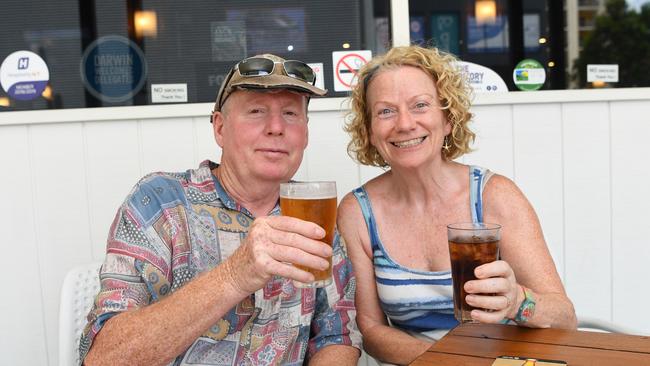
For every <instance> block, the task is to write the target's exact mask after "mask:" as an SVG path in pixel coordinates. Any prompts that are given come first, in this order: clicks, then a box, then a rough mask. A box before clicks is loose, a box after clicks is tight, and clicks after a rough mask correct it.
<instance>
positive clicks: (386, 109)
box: [378, 108, 393, 115]
mask: <svg viewBox="0 0 650 366" xmlns="http://www.w3.org/2000/svg"><path fill="white" fill-rule="evenodd" d="M392 112H393V111H392V110H391V109H390V108H383V109H380V110H379V113H378V114H379V115H387V114H390V113H392Z"/></svg>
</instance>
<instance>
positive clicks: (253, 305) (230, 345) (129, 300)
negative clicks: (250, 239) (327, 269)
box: [80, 160, 361, 365]
mask: <svg viewBox="0 0 650 366" xmlns="http://www.w3.org/2000/svg"><path fill="white" fill-rule="evenodd" d="M216 166H217V165H216V164H215V163H213V162H211V161H208V160H206V161H204V162H203V163H201V165H200V166H199V168H198V169H191V170H188V171H186V172H185V173H153V174H150V175H148V176H146V177H144V178H143V179H142V180H141V181H140V182H139V183H138V184H137V185H136V187H135V188H134V189H133V190H132V191H131V193H130V194H129V196H128V197H127V199H126V200H125V202H124V203H123V204H122V206H121V207H120V209H119V211H118V213H117V216H116V218H115V220H114V222H113V224H112V226H111V229H110V232H109V237H108V245H107V254H106V259H105V261H104V264H103V266H102V269H101V271H100V281H101V289H100V292H99V294H98V295H97V297H96V298H95V303H94V306H93V308H92V309H91V310H90V313H89V314H88V324H87V326H86V328H85V329H84V331H83V333H82V336H81V340H80V355H81V359H83V358H84V357H85V356H86V354H87V353H88V350H89V349H90V346H91V344H92V342H93V339H94V338H95V336H96V335H97V333H98V332H99V331H100V329H101V328H102V325H103V324H104V323H105V322H106V320H108V319H110V318H111V317H112V316H115V315H117V314H119V313H121V312H124V311H128V310H134V309H137V308H140V307H142V306H146V305H147V304H150V303H152V302H156V301H158V300H159V299H161V298H163V297H165V296H167V295H169V294H170V293H172V292H174V291H176V290H177V289H178V288H180V287H181V286H183V285H184V284H185V283H187V282H189V281H190V280H192V278H194V277H196V276H197V275H198V274H200V273H201V272H204V271H207V270H210V269H211V268H213V267H215V266H217V265H219V263H221V262H222V261H223V260H225V259H226V258H228V257H229V256H230V255H231V254H232V253H233V252H234V251H235V250H236V249H237V248H238V247H239V245H240V243H241V242H242V240H244V239H245V238H246V235H247V233H248V229H249V227H250V226H251V224H252V222H253V219H254V218H253V215H252V214H251V213H250V212H248V211H247V210H246V209H245V208H242V207H240V206H239V205H238V204H237V202H235V201H234V200H233V199H232V198H231V197H230V196H228V194H227V193H226V192H225V190H224V189H223V187H222V186H221V184H220V183H219V181H218V179H217V178H216V177H215V176H214V175H213V174H212V171H211V169H212V168H214V167H216ZM279 213H280V210H279V206H278V205H276V207H275V208H274V209H273V210H272V212H271V213H270V215H278V214H279ZM332 266H333V269H332V277H333V281H332V283H331V284H330V285H329V286H327V287H324V288H319V289H300V288H296V287H294V286H293V283H292V281H291V280H288V279H286V278H281V277H277V276H276V277H274V278H273V279H272V280H271V281H269V282H268V283H267V285H266V286H265V287H264V288H262V289H259V290H258V291H256V292H255V294H253V295H251V296H249V297H247V298H245V299H244V300H243V301H242V302H240V303H239V304H238V305H237V306H236V307H235V308H233V309H231V310H230V311H229V312H228V313H227V314H226V315H224V316H223V318H221V319H220V320H219V321H217V323H216V324H214V325H213V326H212V327H211V328H210V329H208V330H207V331H206V332H205V333H204V334H203V335H201V336H200V337H199V338H198V339H197V340H196V341H194V343H193V344H192V345H191V346H190V347H189V348H188V349H187V350H186V351H185V352H184V353H183V354H181V355H179V356H178V357H177V358H176V359H175V360H174V361H173V362H171V363H170V365H279V364H282V365H301V364H302V363H303V361H304V360H305V359H306V358H309V357H311V356H313V354H314V353H315V352H317V351H318V350H320V349H321V348H323V347H325V346H327V345H352V346H354V347H357V348H360V343H361V337H360V334H359V331H358V329H357V327H356V322H355V317H356V310H355V307H354V291H355V279H354V276H353V274H352V267H351V264H350V262H349V259H348V257H347V253H346V251H345V248H344V247H343V245H342V244H341V242H340V239H339V236H338V234H337V235H336V236H335V239H334V246H333V256H332ZM146 331H147V330H146V329H142V332H146Z"/></svg>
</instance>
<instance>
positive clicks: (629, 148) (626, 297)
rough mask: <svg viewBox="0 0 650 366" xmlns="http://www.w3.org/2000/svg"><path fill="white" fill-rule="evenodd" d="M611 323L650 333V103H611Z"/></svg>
mask: <svg viewBox="0 0 650 366" xmlns="http://www.w3.org/2000/svg"><path fill="white" fill-rule="evenodd" d="M610 108H611V113H610V116H611V119H612V122H611V124H612V129H611V145H612V239H613V242H612V244H613V248H612V264H613V273H612V281H613V293H612V305H613V319H614V321H615V322H620V323H622V324H625V325H628V326H634V327H638V328H641V329H645V330H646V331H648V330H650V315H648V311H647V304H648V303H650V291H648V279H650V266H649V265H648V262H649V261H650V235H648V229H649V228H650V214H648V208H649V207H650V195H649V194H648V188H649V187H650V183H649V182H650V164H648V157H649V156H650V146H649V145H650V144H648V136H650V103H648V102H612V103H611V106H610Z"/></svg>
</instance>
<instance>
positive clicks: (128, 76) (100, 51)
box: [81, 36, 147, 103]
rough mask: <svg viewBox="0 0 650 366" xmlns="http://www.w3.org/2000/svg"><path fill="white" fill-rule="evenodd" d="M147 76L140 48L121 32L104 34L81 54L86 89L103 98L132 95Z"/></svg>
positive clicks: (114, 100) (118, 99) (121, 98)
mask: <svg viewBox="0 0 650 366" xmlns="http://www.w3.org/2000/svg"><path fill="white" fill-rule="evenodd" d="M146 79H147V61H146V60H145V58H144V54H143V53H142V50H141V49H140V48H139V47H138V46H137V45H136V44H135V43H133V42H132V41H131V40H129V39H126V38H124V37H121V36H105V37H101V38H99V39H97V40H96V41H94V42H93V43H91V44H90V45H89V46H88V48H86V50H85V51H84V54H83V57H82V58H81V80H82V81H83V83H84V86H85V87H86V89H87V90H88V91H89V92H90V94H92V95H93V96H95V97H96V98H97V99H100V100H102V101H105V102H111V103H118V102H123V101H125V100H129V99H131V98H133V96H134V95H135V94H136V93H137V92H139V91H140V89H142V87H143V86H144V82H145V80H146Z"/></svg>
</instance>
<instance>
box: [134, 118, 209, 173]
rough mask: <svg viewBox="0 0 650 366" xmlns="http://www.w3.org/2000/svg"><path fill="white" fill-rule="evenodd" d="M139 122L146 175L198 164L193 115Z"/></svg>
mask: <svg viewBox="0 0 650 366" xmlns="http://www.w3.org/2000/svg"><path fill="white" fill-rule="evenodd" d="M206 123H209V122H207V119H206ZM139 124H140V127H139V128H140V154H141V159H142V169H143V172H144V174H148V173H151V172H161V171H162V172H180V171H185V170H187V169H188V168H196V167H197V166H198V164H199V162H198V161H195V156H196V154H195V148H194V142H195V138H194V131H193V119H192V118H173V119H171V118H169V119H149V120H142V121H139ZM134 183H135V182H134Z"/></svg>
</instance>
